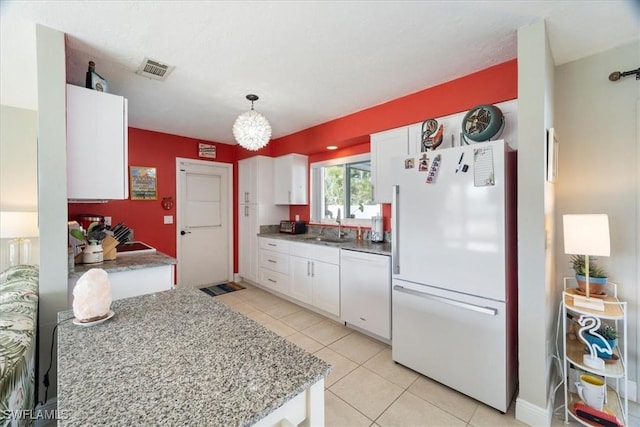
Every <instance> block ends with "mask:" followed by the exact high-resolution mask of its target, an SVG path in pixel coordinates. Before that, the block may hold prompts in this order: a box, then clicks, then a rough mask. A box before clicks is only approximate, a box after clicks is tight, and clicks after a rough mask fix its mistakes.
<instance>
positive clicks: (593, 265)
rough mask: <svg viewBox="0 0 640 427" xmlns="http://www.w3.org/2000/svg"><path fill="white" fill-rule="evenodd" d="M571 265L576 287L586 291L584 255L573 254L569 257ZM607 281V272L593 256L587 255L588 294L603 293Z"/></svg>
mask: <svg viewBox="0 0 640 427" xmlns="http://www.w3.org/2000/svg"><path fill="white" fill-rule="evenodd" d="M570 263H571V267H572V268H573V271H575V273H576V281H577V282H578V288H579V289H580V290H581V291H582V292H583V293H584V292H586V289H587V286H586V265H585V256H584V255H573V256H572V257H571V261H570ZM607 282H608V274H607V272H606V271H605V270H604V268H602V267H600V266H599V265H598V263H597V262H596V259H595V258H594V257H589V294H591V295H596V296H597V295H604V294H605V292H604V288H605V285H606V284H607Z"/></svg>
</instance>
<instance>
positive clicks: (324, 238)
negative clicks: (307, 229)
mask: <svg viewBox="0 0 640 427" xmlns="http://www.w3.org/2000/svg"><path fill="white" fill-rule="evenodd" d="M304 240H314V241H316V242H326V243H347V242H349V241H350V240H349V239H344V238H343V239H339V238H337V237H328V236H305V237H304Z"/></svg>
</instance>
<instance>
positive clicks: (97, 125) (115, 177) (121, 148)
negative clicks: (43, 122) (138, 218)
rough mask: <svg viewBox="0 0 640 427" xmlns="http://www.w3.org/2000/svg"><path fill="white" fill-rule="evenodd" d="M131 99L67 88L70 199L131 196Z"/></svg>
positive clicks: (68, 193)
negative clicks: (129, 158) (129, 150)
mask: <svg viewBox="0 0 640 427" xmlns="http://www.w3.org/2000/svg"><path fill="white" fill-rule="evenodd" d="M127 125H128V122H127V100H126V99H125V98H123V97H122V96H118V95H113V94H109V93H104V92H98V91H95V90H91V89H85V88H83V87H79V86H72V85H67V198H68V199H72V200H74V199H78V200H87V199H89V200H90V199H97V200H115V199H126V198H128V197H129V179H128V170H127V163H128V162H127V150H128V136H127Z"/></svg>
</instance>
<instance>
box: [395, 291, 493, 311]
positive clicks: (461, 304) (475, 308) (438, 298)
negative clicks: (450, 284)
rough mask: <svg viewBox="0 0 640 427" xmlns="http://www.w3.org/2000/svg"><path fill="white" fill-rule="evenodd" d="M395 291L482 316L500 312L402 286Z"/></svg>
mask: <svg viewBox="0 0 640 427" xmlns="http://www.w3.org/2000/svg"><path fill="white" fill-rule="evenodd" d="M393 290H394V291H398V292H402V293H405V294H409V295H415V296H418V297H422V298H426V299H430V300H433V301H437V302H441V303H444V304H449V305H453V306H456V307H460V308H464V309H466V310H473V311H477V312H478V313H482V314H488V315H489V316H496V315H497V314H498V310H497V309H495V308H491V307H482V306H479V305H475V304H469V303H468V302H462V301H458V300H455V299H452V298H446V297H441V296H438V295H432V294H427V293H425V292H420V291H416V290H413V289H407V288H405V287H404V286H400V285H394V286H393Z"/></svg>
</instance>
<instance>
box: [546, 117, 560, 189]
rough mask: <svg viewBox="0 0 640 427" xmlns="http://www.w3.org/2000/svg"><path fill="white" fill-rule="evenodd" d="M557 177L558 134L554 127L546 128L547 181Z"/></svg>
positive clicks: (553, 180)
mask: <svg viewBox="0 0 640 427" xmlns="http://www.w3.org/2000/svg"><path fill="white" fill-rule="evenodd" d="M557 177H558V135H557V134H556V131H555V129H554V128H549V129H548V130H547V181H549V182H555V181H556V178H557Z"/></svg>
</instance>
